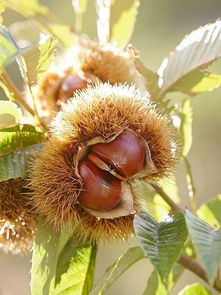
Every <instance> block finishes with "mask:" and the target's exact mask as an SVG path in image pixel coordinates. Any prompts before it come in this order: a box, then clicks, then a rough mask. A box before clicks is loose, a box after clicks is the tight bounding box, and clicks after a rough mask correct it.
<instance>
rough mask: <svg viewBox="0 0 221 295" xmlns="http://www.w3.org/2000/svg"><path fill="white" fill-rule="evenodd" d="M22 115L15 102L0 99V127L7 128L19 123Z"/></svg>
mask: <svg viewBox="0 0 221 295" xmlns="http://www.w3.org/2000/svg"><path fill="white" fill-rule="evenodd" d="M21 117H22V113H21V110H20V109H19V108H18V106H17V104H15V103H13V102H11V101H4V100H1V101H0V128H8V127H12V126H15V125H17V124H18V123H19V121H20V119H21Z"/></svg>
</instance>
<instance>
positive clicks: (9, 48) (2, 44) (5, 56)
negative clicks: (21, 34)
mask: <svg viewBox="0 0 221 295" xmlns="http://www.w3.org/2000/svg"><path fill="white" fill-rule="evenodd" d="M17 52H18V47H17V45H16V43H15V42H14V40H13V38H12V36H11V34H10V33H9V31H8V29H7V28H6V27H5V26H3V25H0V68H2V67H3V66H4V65H5V64H6V63H7V62H9V61H11V60H13V59H14V58H15V57H16V54H17Z"/></svg>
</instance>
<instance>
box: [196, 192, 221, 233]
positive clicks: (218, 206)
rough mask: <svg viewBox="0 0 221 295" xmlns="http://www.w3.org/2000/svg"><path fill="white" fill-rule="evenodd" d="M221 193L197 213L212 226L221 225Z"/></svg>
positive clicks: (217, 226)
mask: <svg viewBox="0 0 221 295" xmlns="http://www.w3.org/2000/svg"><path fill="white" fill-rule="evenodd" d="M220 212H221V195H218V196H216V197H215V198H214V199H212V200H210V201H209V202H207V203H206V204H203V205H202V206H201V207H200V208H199V209H198V210H197V215H198V216H199V218H200V219H202V220H203V221H205V222H207V223H208V224H209V225H211V226H212V227H214V228H216V229H218V228H219V227H220V226H221V215H220Z"/></svg>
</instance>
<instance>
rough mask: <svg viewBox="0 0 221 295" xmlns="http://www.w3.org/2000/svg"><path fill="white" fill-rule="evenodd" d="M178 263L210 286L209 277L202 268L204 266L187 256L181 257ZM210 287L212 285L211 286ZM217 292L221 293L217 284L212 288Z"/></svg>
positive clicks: (220, 288)
mask: <svg viewBox="0 0 221 295" xmlns="http://www.w3.org/2000/svg"><path fill="white" fill-rule="evenodd" d="M178 263H179V264H181V265H183V266H184V267H185V268H187V269H188V270H190V271H191V272H193V273H194V274H195V275H197V276H198V277H200V278H201V279H202V280H203V281H205V282H206V283H207V284H209V281H208V278H207V275H206V272H205V270H204V269H203V268H202V266H201V265H200V264H199V263H198V262H196V261H194V260H192V259H190V258H189V257H188V256H186V255H181V256H180V258H179V260H178ZM209 285H210V284H209ZM212 287H213V288H214V289H215V290H216V291H218V292H220V291H221V287H220V286H219V285H216V283H215V284H214V285H213V286H212Z"/></svg>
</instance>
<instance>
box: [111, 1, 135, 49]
mask: <svg viewBox="0 0 221 295" xmlns="http://www.w3.org/2000/svg"><path fill="white" fill-rule="evenodd" d="M139 5H140V1H139V0H124V1H122V0H113V1H112V6H111V12H110V39H111V40H113V41H115V42H116V43H117V44H118V45H120V46H124V45H126V44H127V43H128V42H130V38H131V36H132V34H133V31H134V26H135V22H136V17H137V14H138V7H139Z"/></svg>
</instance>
